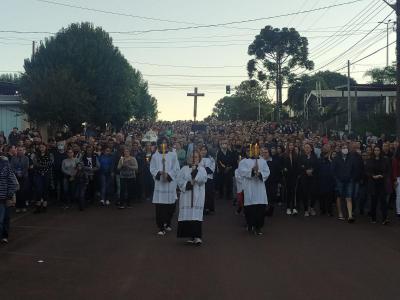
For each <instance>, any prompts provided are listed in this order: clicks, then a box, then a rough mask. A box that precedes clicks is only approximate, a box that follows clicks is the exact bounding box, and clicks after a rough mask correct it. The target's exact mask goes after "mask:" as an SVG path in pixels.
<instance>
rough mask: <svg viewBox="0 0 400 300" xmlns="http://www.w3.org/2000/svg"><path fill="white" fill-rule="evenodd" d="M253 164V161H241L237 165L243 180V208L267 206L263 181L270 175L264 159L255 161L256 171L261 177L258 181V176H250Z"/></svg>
mask: <svg viewBox="0 0 400 300" xmlns="http://www.w3.org/2000/svg"><path fill="white" fill-rule="evenodd" d="M255 164H256V160H255V159H243V160H242V161H241V162H240V163H239V175H240V176H241V177H242V180H243V192H244V206H249V205H256V204H268V199H267V191H266V189H265V181H266V180H267V178H268V176H269V173H270V171H269V167H268V165H267V162H266V161H265V160H264V159H257V164H258V170H259V173H260V174H261V176H262V180H260V178H259V177H258V176H252V169H253V167H254V166H255Z"/></svg>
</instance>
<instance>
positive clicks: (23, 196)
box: [15, 177, 29, 209]
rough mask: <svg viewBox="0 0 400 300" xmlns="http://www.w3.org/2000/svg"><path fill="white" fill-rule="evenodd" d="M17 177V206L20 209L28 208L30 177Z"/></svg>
mask: <svg viewBox="0 0 400 300" xmlns="http://www.w3.org/2000/svg"><path fill="white" fill-rule="evenodd" d="M17 179H18V183H19V190H18V191H17V192H16V194H15V197H16V204H15V207H16V208H18V209H20V208H26V202H27V200H28V197H27V191H28V184H29V182H28V181H29V180H28V178H24V177H18V178H17Z"/></svg>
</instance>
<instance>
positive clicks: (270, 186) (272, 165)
mask: <svg viewBox="0 0 400 300" xmlns="http://www.w3.org/2000/svg"><path fill="white" fill-rule="evenodd" d="M262 157H263V159H264V160H265V161H266V162H267V165H268V168H269V171H270V173H269V176H268V179H267V180H266V181H265V189H266V190H267V198H268V206H269V209H270V213H271V214H272V213H273V211H274V207H275V204H276V202H277V200H278V196H277V195H278V184H279V178H280V174H281V170H280V165H279V161H278V160H277V158H276V156H274V157H272V156H271V153H270V152H269V150H268V148H264V149H263V150H262Z"/></svg>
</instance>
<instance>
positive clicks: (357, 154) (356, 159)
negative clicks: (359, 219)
mask: <svg viewBox="0 0 400 300" xmlns="http://www.w3.org/2000/svg"><path fill="white" fill-rule="evenodd" d="M360 148H361V145H360V142H354V143H352V149H351V152H350V156H351V159H352V160H353V163H354V174H353V179H354V186H353V194H352V201H353V213H354V212H355V211H356V209H358V210H359V212H360V214H361V205H360V202H361V200H360V186H361V184H362V181H363V179H364V174H365V168H364V161H363V159H362V156H361V149H360Z"/></svg>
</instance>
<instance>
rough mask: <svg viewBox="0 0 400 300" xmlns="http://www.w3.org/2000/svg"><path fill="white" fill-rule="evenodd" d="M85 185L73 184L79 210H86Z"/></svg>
mask: <svg viewBox="0 0 400 300" xmlns="http://www.w3.org/2000/svg"><path fill="white" fill-rule="evenodd" d="M86 186H87V185H86V183H82V182H78V183H76V184H75V199H76V200H77V202H78V206H79V209H80V210H84V209H85V208H86Z"/></svg>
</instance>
